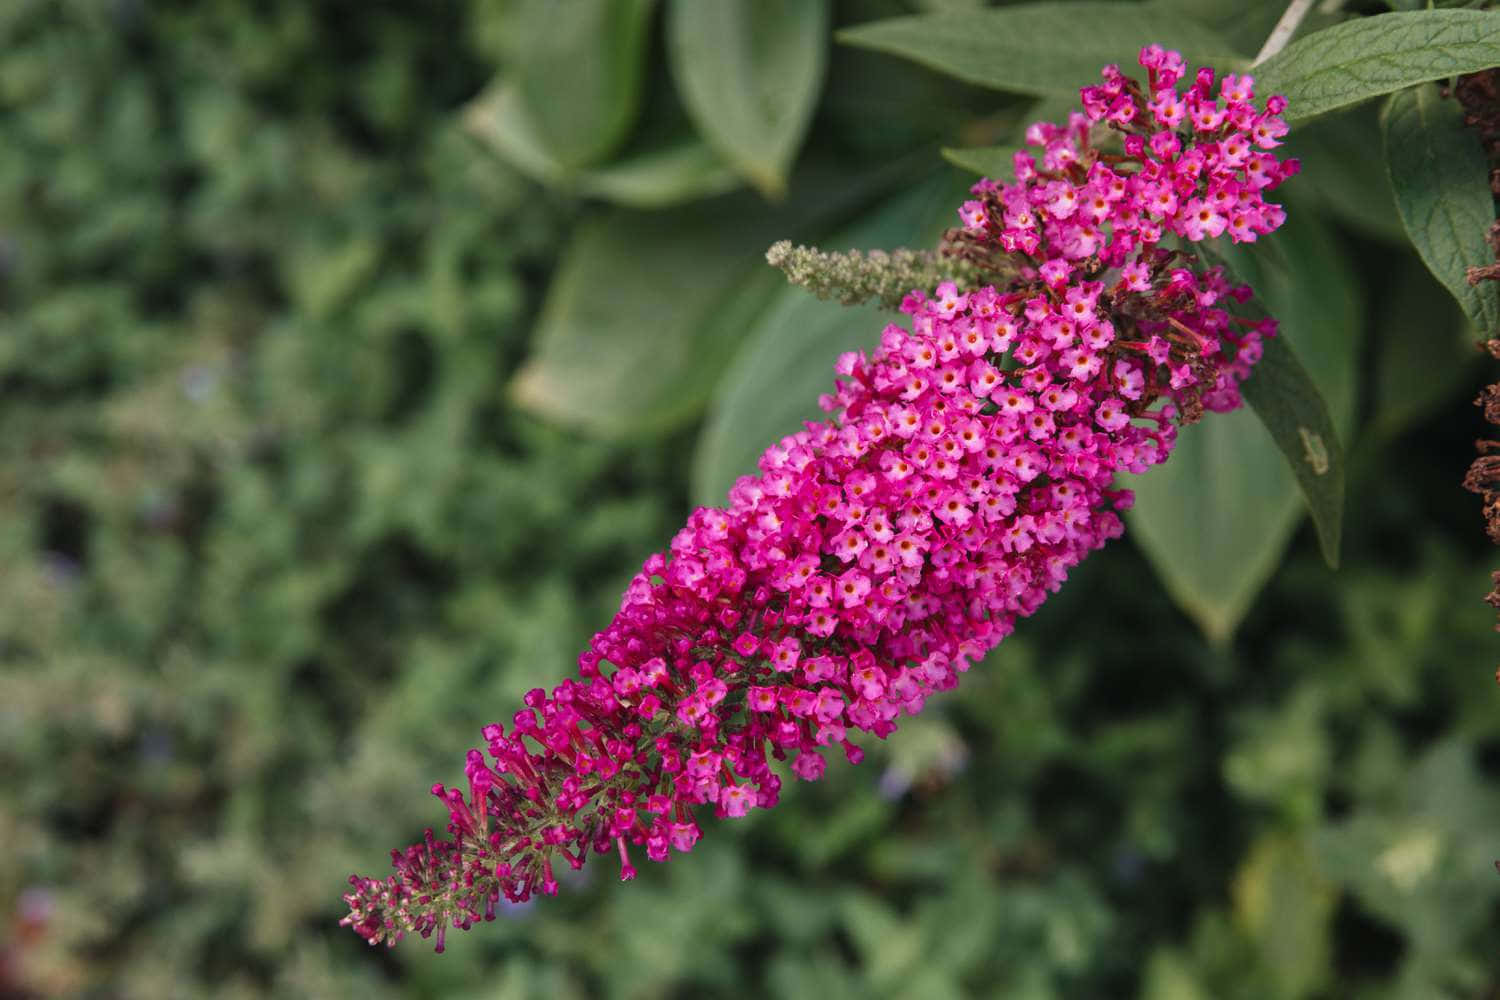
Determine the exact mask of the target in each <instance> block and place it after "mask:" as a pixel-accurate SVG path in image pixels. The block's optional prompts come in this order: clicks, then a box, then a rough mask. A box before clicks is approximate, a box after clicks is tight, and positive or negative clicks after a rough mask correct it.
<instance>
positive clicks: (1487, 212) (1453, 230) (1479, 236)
mask: <svg viewBox="0 0 1500 1000" xmlns="http://www.w3.org/2000/svg"><path fill="white" fill-rule="evenodd" d="M1490 23H1491V24H1492V25H1494V26H1495V28H1496V30H1497V37H1500V18H1496V19H1495V20H1493V21H1491V22H1490ZM1381 125H1382V127H1383V128H1384V131H1385V159H1386V166H1387V168H1388V169H1389V170H1390V175H1391V186H1392V187H1394V188H1395V191H1396V206H1397V208H1398V209H1400V212H1401V221H1402V223H1403V224H1404V225H1405V226H1406V231H1407V233H1408V234H1409V235H1410V236H1411V241H1412V245H1413V246H1415V247H1416V248H1417V253H1419V254H1420V255H1421V256H1422V260H1423V262H1425V263H1426V264H1427V267H1428V269H1429V270H1431V271H1432V273H1433V275H1434V276H1435V277H1436V278H1437V279H1438V281H1440V282H1442V283H1443V286H1444V287H1445V288H1447V289H1448V291H1449V292H1451V293H1453V297H1454V298H1456V299H1457V300H1458V303H1459V305H1461V306H1462V307H1463V310H1464V312H1465V313H1467V314H1468V316H1469V318H1470V319H1471V320H1473V321H1474V325H1475V326H1477V327H1479V329H1480V330H1481V331H1485V332H1488V331H1491V330H1495V329H1496V328H1497V327H1500V287H1497V286H1496V284H1495V283H1494V282H1492V281H1485V282H1480V283H1479V284H1478V285H1470V284H1469V283H1468V281H1466V280H1465V278H1464V269H1465V268H1466V267H1477V266H1479V265H1481V264H1487V263H1492V262H1493V261H1494V259H1495V255H1494V253H1493V252H1491V251H1490V249H1489V248H1488V247H1487V246H1486V245H1485V233H1486V232H1488V231H1489V227H1490V225H1491V224H1492V223H1493V222H1494V221H1495V208H1494V201H1493V196H1492V194H1491V193H1490V185H1489V164H1488V162H1487V161H1486V159H1485V155H1484V150H1483V149H1482V148H1481V146H1480V143H1479V136H1478V134H1477V133H1475V132H1474V131H1472V130H1471V129H1469V128H1466V127H1465V126H1464V123H1463V112H1462V110H1461V109H1460V108H1459V106H1458V102H1457V101H1452V100H1445V99H1444V98H1442V97H1441V96H1440V95H1439V94H1438V91H1437V88H1435V87H1413V88H1411V89H1409V90H1403V91H1401V92H1400V93H1397V94H1392V95H1391V99H1390V100H1389V101H1388V102H1386V106H1385V111H1384V113H1383V114H1382V115H1381Z"/></svg>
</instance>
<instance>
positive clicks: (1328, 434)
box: [1244, 337, 1344, 569]
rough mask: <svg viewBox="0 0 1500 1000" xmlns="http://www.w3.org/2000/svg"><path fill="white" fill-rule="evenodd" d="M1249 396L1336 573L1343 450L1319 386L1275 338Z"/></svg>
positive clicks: (1246, 389)
mask: <svg viewBox="0 0 1500 1000" xmlns="http://www.w3.org/2000/svg"><path fill="white" fill-rule="evenodd" d="M1244 395H1245V401H1246V402H1247V403H1249V404H1250V406H1251V408H1253V409H1254V410H1255V415H1256V416H1257V417H1259V418H1260V422H1261V423H1262V424H1264V425H1265V428H1266V430H1268V431H1270V432H1271V438H1272V440H1274V441H1275V442H1276V447H1277V448H1279V449H1280V450H1281V454H1282V455H1283V456H1284V457H1285V458H1286V462H1287V465H1288V466H1289V467H1290V468H1291V470H1292V475H1293V476H1295V477H1296V480H1297V486H1298V487H1299V488H1300V489H1301V491H1302V500H1303V502H1304V503H1306V504H1307V511H1308V513H1309V514H1311V515H1312V519H1313V526H1314V527H1315V528H1317V531H1318V543H1319V545H1320V546H1321V547H1322V549H1323V558H1324V559H1325V560H1327V562H1328V565H1329V566H1331V567H1333V568H1335V569H1337V568H1338V564H1339V541H1340V538H1341V537H1342V534H1343V524H1344V449H1343V445H1341V444H1340V443H1339V435H1338V431H1337V429H1336V428H1335V427H1334V425H1333V417H1332V416H1331V415H1330V414H1329V412H1328V405H1327V403H1325V402H1324V400H1323V396H1322V394H1321V393H1320V392H1319V391H1318V386H1317V383H1315V382H1314V381H1313V379H1312V376H1311V375H1309V374H1308V372H1307V369H1306V368H1305V367H1304V366H1303V364H1302V362H1301V361H1299V360H1298V358H1297V355H1296V353H1295V352H1294V351H1293V350H1292V348H1291V347H1290V346H1288V345H1287V342H1286V340H1285V339H1283V338H1281V337H1274V338H1272V339H1271V340H1269V341H1267V342H1266V344H1265V354H1264V355H1263V356H1262V357H1261V359H1260V363H1259V364H1257V365H1256V366H1255V374H1254V375H1252V376H1251V377H1250V378H1249V379H1247V380H1246V381H1245V385H1244Z"/></svg>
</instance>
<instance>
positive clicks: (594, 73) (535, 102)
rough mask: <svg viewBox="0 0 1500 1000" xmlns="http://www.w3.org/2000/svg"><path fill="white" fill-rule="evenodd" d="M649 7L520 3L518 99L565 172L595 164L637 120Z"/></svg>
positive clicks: (608, 2)
mask: <svg viewBox="0 0 1500 1000" xmlns="http://www.w3.org/2000/svg"><path fill="white" fill-rule="evenodd" d="M653 6H655V0H568V2H567V3H552V2H550V0H525V2H524V3H522V4H521V5H520V7H519V9H518V10H517V12H516V13H515V14H514V15H513V16H514V17H516V18H517V19H519V20H520V21H521V22H522V23H523V24H524V25H525V28H524V31H523V34H524V36H525V42H524V43H523V44H521V45H520V46H519V51H518V53H517V55H518V57H519V65H518V66H517V67H515V74H514V75H515V80H516V85H517V94H518V96H519V99H520V101H521V102H522V104H524V106H525V108H526V112H527V115H528V116H529V118H530V120H531V123H532V125H533V127H534V128H535V134H536V137H537V139H538V140H539V141H540V143H541V145H542V146H543V148H545V149H546V150H547V151H548V153H550V155H551V156H552V157H553V158H554V159H556V160H557V161H558V162H559V163H561V164H563V165H564V166H566V167H583V166H588V165H589V164H592V163H597V162H599V161H600V160H602V159H604V158H605V157H606V156H608V155H609V154H610V153H611V152H613V151H614V150H615V149H616V148H617V147H618V146H619V145H620V143H621V142H622V141H623V140H624V139H625V136H626V134H627V133H628V131H629V129H630V125H631V123H632V122H633V121H634V120H635V115H636V111H637V110H638V109H639V105H640V97H641V82H642V78H643V73H644V70H645V56H646V39H647V28H648V27H649V26H650V15H651V8H652V7H653Z"/></svg>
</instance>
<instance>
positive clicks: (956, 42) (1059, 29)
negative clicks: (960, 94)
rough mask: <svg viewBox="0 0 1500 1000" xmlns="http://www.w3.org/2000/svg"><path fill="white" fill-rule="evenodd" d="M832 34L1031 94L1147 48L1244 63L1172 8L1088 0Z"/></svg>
mask: <svg viewBox="0 0 1500 1000" xmlns="http://www.w3.org/2000/svg"><path fill="white" fill-rule="evenodd" d="M836 37H837V38H838V40H839V41H841V42H845V43H847V44H849V45H857V46H859V47H861V48H866V49H874V50H876V51H879V52H888V53H890V54H891V55H895V56H900V57H902V58H904V59H911V60H913V61H915V62H918V63H921V64H922V65H923V66H926V67H928V68H930V69H933V70H936V71H937V72H939V73H943V74H946V75H948V76H953V77H957V78H959V79H960V80H965V81H967V82H969V83H975V84H979V85H980V86H983V87H993V88H994V89H996V90H1009V91H1015V92H1017V93H1023V94H1036V95H1038V96H1045V95H1048V94H1058V93H1070V92H1075V91H1076V90H1077V88H1078V87H1080V86H1083V85H1086V84H1089V83H1093V82H1095V81H1097V80H1098V79H1099V67H1101V66H1103V65H1105V64H1106V63H1112V62H1113V63H1119V64H1120V65H1122V66H1132V65H1135V60H1136V56H1137V55H1138V54H1139V51H1140V49H1141V47H1142V46H1144V45H1149V44H1152V43H1159V44H1161V45H1166V46H1170V47H1172V48H1175V49H1178V50H1180V51H1181V52H1182V53H1183V55H1184V56H1185V57H1186V58H1187V59H1188V60H1189V61H1190V62H1195V63H1199V64H1203V63H1208V64H1212V65H1214V66H1217V67H1220V68H1225V67H1234V66H1238V65H1241V64H1242V62H1243V60H1242V59H1241V58H1240V57H1239V56H1238V55H1237V54H1236V53H1235V51H1234V49H1233V47H1232V46H1231V45H1230V44H1229V43H1228V42H1226V41H1224V40H1223V39H1222V38H1220V37H1219V36H1218V35H1217V34H1215V33H1214V32H1213V31H1212V30H1210V29H1209V28H1206V27H1203V26H1202V25H1200V24H1198V23H1197V22H1195V21H1192V20H1189V19H1187V18H1184V17H1183V16H1182V15H1180V14H1178V13H1176V12H1174V11H1167V10H1158V9H1155V8H1152V7H1147V6H1141V5H1137V4H1115V3H1098V2H1091V0H1085V2H1079V3H1035V4H1024V5H1019V6H1015V7H1000V8H996V9H993V10H983V11H975V12H972V13H963V14H923V15H918V16H915V17H896V18H891V19H889V20H884V21H875V22H873V23H870V24H861V25H857V26H856V27H853V28H846V29H844V30H843V31H840V32H838V34H837V36H836ZM1075 96H1076V94H1075Z"/></svg>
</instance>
